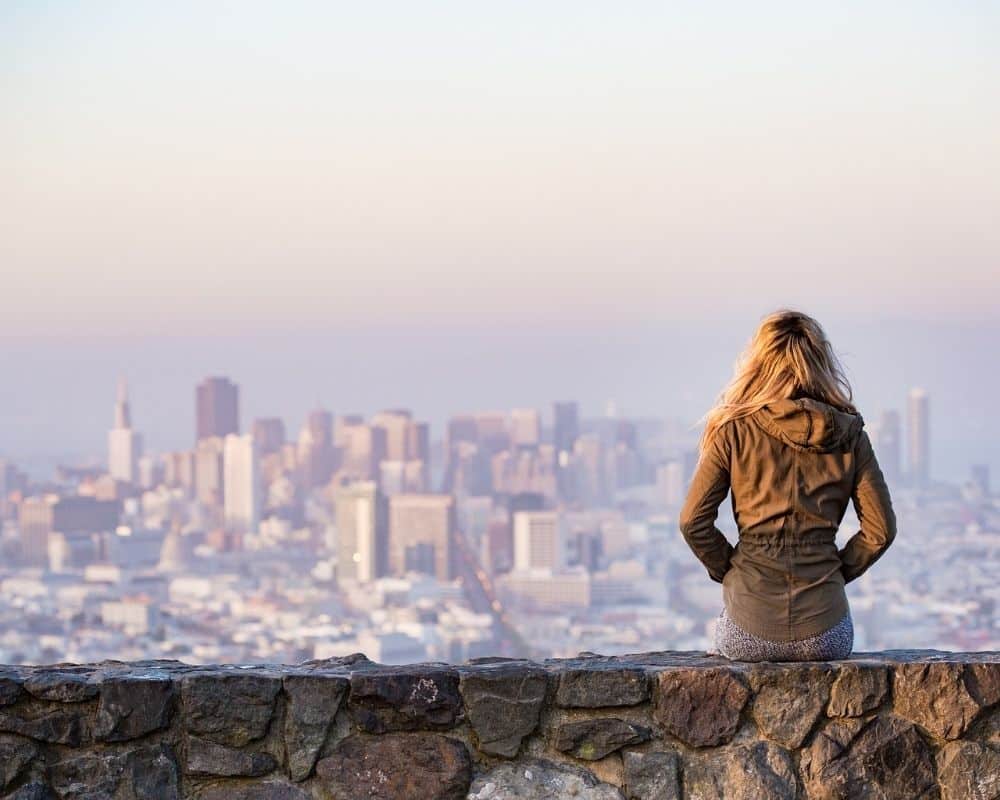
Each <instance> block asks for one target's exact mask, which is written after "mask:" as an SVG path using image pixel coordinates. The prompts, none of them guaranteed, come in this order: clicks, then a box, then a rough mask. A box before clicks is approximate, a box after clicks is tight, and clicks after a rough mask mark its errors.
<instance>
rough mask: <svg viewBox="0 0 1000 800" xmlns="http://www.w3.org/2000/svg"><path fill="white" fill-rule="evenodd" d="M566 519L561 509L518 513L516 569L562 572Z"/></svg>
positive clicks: (516, 520)
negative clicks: (563, 527)
mask: <svg viewBox="0 0 1000 800" xmlns="http://www.w3.org/2000/svg"><path fill="white" fill-rule="evenodd" d="M563 546H564V545H563V531H562V519H561V517H560V515H559V512H558V511H518V512H517V513H516V514H514V569H515V570H518V571H527V570H532V569H548V570H552V571H558V570H559V569H561V568H562V567H563V566H564V558H563Z"/></svg>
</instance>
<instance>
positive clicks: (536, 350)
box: [0, 0, 1000, 475]
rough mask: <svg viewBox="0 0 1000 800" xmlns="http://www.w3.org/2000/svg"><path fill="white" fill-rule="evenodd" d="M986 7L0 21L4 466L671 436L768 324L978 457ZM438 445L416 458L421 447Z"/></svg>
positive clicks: (990, 421) (988, 277) (997, 334)
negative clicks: (50, 457) (544, 415)
mask: <svg viewBox="0 0 1000 800" xmlns="http://www.w3.org/2000/svg"><path fill="white" fill-rule="evenodd" d="M998 41H1000V3H992V2H991V3H986V2H967V1H964V0H956V1H955V2H948V3H943V2H933V3H932V2H920V1H919V0H908V1H907V2H878V1H877V0H875V1H873V0H866V2H840V3H827V4H820V3H804V2H801V1H799V2H788V3H770V2H754V3H747V2H731V3H730V2H661V3H652V2H627V3H612V2H587V1H585V0H573V1H572V2H568V1H567V2H562V0H559V1H555V0H544V1H543V2H517V1H516V0H508V1H507V2H493V3H487V2H472V1H471V0H463V2H422V3H418V2H376V1H374V0H373V1H372V2H350V3H346V2H343V3H337V2H303V1H302V0H282V2H280V3H277V2H266V3H265V2H250V1H248V0H240V1H239V2H222V0H209V1H206V0H198V1H197V2H195V1H193V0H192V1H190V2H188V1H187V0H171V1H170V2H163V1H162V0H156V2H143V1H141V0H121V2H112V1H111V0H107V1H106V2H102V1H101V0H91V1H90V2H68V1H67V2H54V1H51V2H46V1H45V0H25V1H24V2H16V1H13V0H7V1H6V2H3V3H2V4H0V204H2V213H0V270H2V282H0V344H2V347H0V373H2V375H3V384H4V387H5V388H4V392H3V395H2V396H0V455H15V456H18V457H27V456H29V455H35V453H36V451H38V452H46V453H56V452H59V453H74V454H81V453H90V454H95V455H98V456H100V454H101V452H102V450H103V446H104V444H103V442H104V435H105V429H106V427H107V425H108V424H109V423H110V420H111V410H110V409H111V403H112V401H113V397H114V381H115V378H116V377H117V375H118V374H120V373H124V374H126V375H128V376H129V378H130V379H131V380H132V385H133V394H134V396H135V403H134V405H135V417H136V420H137V424H140V425H141V426H142V427H144V428H145V430H146V431H147V435H148V438H149V439H150V441H151V442H152V443H153V444H154V445H155V446H157V447H181V446H187V445H189V444H190V437H191V435H192V433H191V432H192V424H193V423H192V410H191V409H192V403H193V401H192V392H193V385H194V382H195V381H196V380H197V379H198V378H200V377H201V376H203V375H204V374H206V373H209V372H212V373H220V374H229V375H231V376H232V377H233V378H234V379H235V380H237V381H238V382H239V383H240V385H241V387H242V389H243V392H244V394H243V397H244V420H245V421H248V420H249V419H250V418H251V417H252V416H254V415H256V414H269V413H277V414H282V415H284V416H286V419H287V421H288V422H289V425H290V428H291V429H292V431H294V430H295V429H296V428H297V426H298V424H299V422H300V421H301V417H302V415H303V414H304V413H305V411H306V410H307V409H308V408H310V407H312V406H314V405H316V404H317V403H319V402H322V403H324V404H325V405H327V406H328V407H330V408H332V409H333V410H334V411H337V412H344V411H355V410H357V411H362V412H368V411H372V410H375V409H376V408H378V407H387V406H399V405H411V406H413V407H414V409H415V410H416V411H417V413H419V414H423V415H426V416H428V417H431V418H432V419H434V420H436V421H437V420H440V419H441V418H442V417H443V415H444V414H445V413H447V412H448V411H450V410H459V409H462V408H469V407H504V406H509V405H524V404H539V405H541V404H543V403H544V404H547V403H548V402H550V401H551V400H554V399H561V398H577V399H580V400H581V401H582V402H584V404H585V411H587V412H589V413H596V412H597V411H599V410H600V408H601V406H602V404H603V402H604V401H606V400H607V399H610V398H617V399H618V400H619V402H620V403H621V405H622V407H623V409H624V410H625V411H626V412H635V413H646V414H657V413H664V414H666V413H676V414H679V415H682V416H684V417H686V418H688V419H692V420H693V419H694V418H695V417H696V416H697V415H698V414H700V413H701V412H702V411H703V410H704V409H705V408H706V407H707V405H708V404H709V403H710V402H711V401H712V399H713V398H714V396H715V393H716V392H717V391H718V389H719V388H720V387H721V384H722V382H724V380H725V379H726V378H727V377H728V375H729V372H730V367H731V364H732V359H733V357H735V354H736V350H737V349H738V348H739V346H741V345H742V344H743V342H744V341H745V339H746V337H747V336H748V335H749V333H750V330H751V329H752V326H753V325H754V324H755V323H756V321H757V320H758V319H759V318H760V316H761V315H762V314H764V313H765V312H767V311H769V310H771V309H772V308H774V307H776V306H779V305H786V304H787V305H797V306H801V307H803V308H805V309H806V310H808V311H811V312H813V313H816V314H817V315H819V316H820V317H821V319H822V320H823V321H824V322H825V323H826V324H827V325H828V327H829V329H830V331H831V334H832V335H833V336H834V341H835V344H837V345H838V347H841V349H843V350H846V351H847V355H848V359H847V360H848V363H849V365H850V366H851V368H852V370H853V375H854V377H855V378H856V379H857V383H858V388H859V397H860V399H861V400H862V401H863V404H862V407H863V409H864V410H865V412H866V416H868V417H870V418H874V417H876V416H877V414H878V413H879V411H880V410H881V408H884V407H900V408H901V407H902V406H903V404H904V402H905V392H906V390H907V388H908V387H909V386H911V385H915V384H924V385H926V386H927V387H928V389H929V391H931V393H932V398H933V406H932V409H933V414H934V415H935V416H934V419H935V424H934V428H933V436H934V440H933V444H934V447H935V453H936V454H938V456H939V457H940V458H941V461H940V462H939V463H940V464H941V465H942V466H941V469H942V470H945V469H947V471H948V473H949V474H950V475H958V474H964V471H965V469H966V467H967V464H968V463H969V462H970V461H976V460H986V461H990V462H991V463H993V464H994V465H995V466H996V465H998V464H997V458H996V453H998V452H1000V426H998V423H997V422H996V419H995V398H996V397H997V396H998V395H1000V385H998V384H1000V378H998V377H997V374H996V373H997V370H996V363H997V362H996V353H997V352H998V350H1000V324H998V323H1000V320H998V314H997V309H998V308H1000V277H998V276H1000V225H998V224H997V214H998V209H1000V102H998V101H1000V47H998V46H997V42H998ZM438 433H439V431H438Z"/></svg>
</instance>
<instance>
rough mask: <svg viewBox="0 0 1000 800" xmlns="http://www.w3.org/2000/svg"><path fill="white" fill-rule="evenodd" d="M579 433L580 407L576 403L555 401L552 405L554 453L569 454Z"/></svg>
mask: <svg viewBox="0 0 1000 800" xmlns="http://www.w3.org/2000/svg"><path fill="white" fill-rule="evenodd" d="M579 435H580V408H579V406H578V405H577V404H576V403H555V404H554V406H553V430H552V436H553V442H552V443H553V444H554V445H555V446H556V453H557V454H559V455H560V456H561V455H562V454H563V453H566V454H567V455H569V454H570V453H572V452H573V444H574V442H576V437H577V436H579Z"/></svg>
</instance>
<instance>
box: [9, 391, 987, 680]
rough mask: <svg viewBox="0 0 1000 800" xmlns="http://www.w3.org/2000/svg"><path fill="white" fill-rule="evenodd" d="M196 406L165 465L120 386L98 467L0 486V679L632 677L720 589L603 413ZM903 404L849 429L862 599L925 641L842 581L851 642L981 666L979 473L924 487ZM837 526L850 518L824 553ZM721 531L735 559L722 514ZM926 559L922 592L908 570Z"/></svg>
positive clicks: (686, 636) (657, 439)
mask: <svg viewBox="0 0 1000 800" xmlns="http://www.w3.org/2000/svg"><path fill="white" fill-rule="evenodd" d="M193 386H194V388H195V391H194V392H191V391H190V390H188V391H186V392H185V394H186V395H187V397H188V403H189V404H190V406H191V408H192V412H193V413H192V415H191V417H192V420H191V429H190V430H189V432H188V435H187V436H185V437H184V438H185V439H186V440H187V441H186V443H182V444H181V445H180V448H179V449H172V450H170V451H158V450H156V449H155V448H145V447H143V445H142V442H143V441H144V439H145V437H144V432H145V430H144V429H145V423H144V420H143V417H142V413H141V410H140V409H137V408H135V407H134V406H133V404H132V403H131V396H130V393H129V390H128V389H127V388H126V382H125V380H123V379H119V380H118V381H116V382H114V383H113V384H112V385H111V386H109V387H106V388H107V392H106V393H107V394H108V395H109V396H108V398H107V399H108V405H107V408H106V410H107V411H108V412H110V413H108V414H107V415H106V417H105V423H104V424H105V426H106V430H107V432H108V438H107V451H106V453H105V456H104V461H103V463H101V464H99V465H97V466H94V467H83V466H78V465H64V466H62V467H60V468H59V469H58V470H57V471H56V472H55V473H54V474H53V475H51V476H47V477H45V478H44V479H42V480H37V479H34V478H32V477H31V476H29V475H26V474H25V473H24V472H23V471H22V470H21V469H19V465H18V464H17V463H11V462H10V461H0V497H2V498H3V500H4V503H3V505H2V506H0V554H2V555H3V556H4V560H3V567H2V568H0V616H3V617H4V618H5V619H6V620H7V621H8V625H7V630H6V634H5V636H4V638H3V639H2V640H0V653H7V655H6V656H4V657H5V658H8V659H13V660H14V661H15V662H20V661H23V660H25V659H27V660H28V661H31V660H36V659H39V658H42V659H50V658H51V655H50V654H51V653H52V652H53V647H54V646H55V647H58V649H59V651H60V652H62V651H63V650H66V651H68V652H69V653H70V654H71V655H72V656H73V657H74V658H100V657H107V656H108V655H109V654H111V653H115V654H118V655H128V656H130V657H133V658H135V657H139V656H149V655H151V654H159V655H163V656H169V657H181V658H182V659H184V660H187V659H195V660H199V659H205V658H208V659H210V660H220V659H233V658H238V659H239V660H241V661H253V660H257V659H262V658H263V659H278V660H283V661H289V660H292V661H295V660H301V659H303V658H309V657H312V658H328V657H336V656H342V655H349V654H351V653H354V652H358V651H359V650H361V649H363V650H364V651H365V652H366V653H368V654H369V655H370V656H371V657H373V658H374V659H375V660H377V661H383V662H386V663H400V662H405V661H420V660H425V659H427V658H431V659H439V660H447V661H461V660H464V659H468V658H473V657H476V656H477V655H496V654H501V655H514V656H523V655H528V656H531V655H534V656H540V655H566V654H572V653H574V652H576V651H577V650H579V649H580V648H581V647H587V646H589V647H594V648H599V649H600V650H602V651H605V652H611V653H615V652H619V653H620V652H630V651H631V650H632V649H633V648H634V646H635V645H636V643H637V642H639V641H643V640H645V641H656V642H659V643H660V646H667V647H675V648H680V649H690V648H692V647H694V648H698V647H702V646H703V645H704V641H705V636H706V635H707V634H708V633H710V631H711V625H712V619H713V616H714V614H715V613H716V611H717V602H718V599H717V597H715V595H716V593H717V592H718V586H717V585H715V584H712V582H711V581H706V580H705V577H704V574H703V569H702V567H701V565H700V564H699V563H698V562H697V559H695V558H694V557H693V555H692V553H691V552H690V550H689V548H688V547H687V545H686V543H685V542H684V540H683V537H682V536H681V534H680V532H679V529H678V517H677V515H678V512H679V509H680V508H681V504H682V503H683V502H684V498H685V495H686V493H687V489H688V486H689V485H690V481H691V476H692V475H693V473H694V470H695V467H696V464H697V462H698V453H697V449H696V448H697V443H696V440H695V437H693V436H692V435H691V433H692V432H691V431H689V430H686V429H685V428H684V427H683V426H679V425H677V424H676V423H671V422H670V421H669V420H664V419H649V418H636V417H634V416H631V415H629V414H627V413H621V412H620V411H619V409H618V408H617V407H615V406H611V407H609V409H607V411H608V413H607V414H604V415H600V414H599V415H591V414H588V413H586V412H583V413H581V412H582V410H581V407H580V405H579V403H578V401H576V400H575V399H573V398H572V397H571V396H570V395H568V394H565V393H564V394H562V395H561V396H560V397H559V398H558V399H555V400H553V401H552V402H551V403H547V404H545V406H544V407H543V408H540V407H529V406H525V405H515V406H509V407H506V408H504V407H501V406H500V405H498V404H496V403H492V404H490V405H489V406H487V407H485V408H478V409H476V408H471V409H470V408H466V409H464V410H462V411H458V412H455V413H452V414H450V415H449V416H448V418H447V421H446V423H445V424H444V425H443V426H442V427H441V428H440V429H439V430H437V431H435V429H434V428H433V426H431V425H429V424H428V422H427V421H426V420H424V419H422V418H421V417H420V415H419V414H415V413H414V412H413V411H412V410H411V409H409V408H408V407H405V406H403V405H402V404H397V405H393V406H390V407H388V408H385V407H383V408H382V409H380V410H374V411H367V412H366V413H364V414H361V413H357V410H353V411H350V412H347V413H334V412H333V411H331V410H329V409H325V408H316V407H313V408H311V409H310V411H309V412H308V413H307V414H306V415H305V416H304V418H303V419H302V424H301V427H296V426H295V425H294V424H292V425H286V424H285V422H284V420H282V419H281V418H280V417H277V416H275V415H274V414H273V412H271V411H270V410H269V411H268V415H267V416H262V417H257V416H250V415H245V414H244V413H243V412H241V409H245V407H246V405H247V403H246V402H245V401H246V399H247V398H246V397H245V392H244V387H243V386H242V385H241V381H239V380H234V376H230V375H224V374H221V373H219V372H216V373H214V374H213V375H212V376H210V377H208V378H205V377H199V378H198V379H196V380H195V381H194V382H193ZM112 390H113V391H112ZM903 403H904V407H903V408H900V407H895V408H888V409H885V410H884V411H883V413H881V414H880V415H879V416H878V418H877V419H876V420H874V421H872V422H871V423H870V424H869V425H868V433H869V436H870V439H871V442H872V444H873V446H874V449H875V452H876V454H877V455H878V457H879V459H880V463H881V464H882V465H883V468H884V471H885V474H886V477H887V480H888V482H889V485H890V487H891V490H892V498H893V505H894V508H895V513H896V515H897V516H898V518H899V520H900V522H899V526H900V530H901V532H902V533H901V536H900V540H899V543H898V545H897V546H895V547H894V548H893V549H892V550H891V552H890V553H889V554H887V556H886V558H885V559H883V560H881V561H880V565H879V571H880V573H881V575H880V581H882V582H884V581H889V582H890V583H892V584H893V585H895V586H897V587H898V591H901V592H903V593H904V596H909V597H911V599H912V600H913V602H914V603H915V605H916V606H917V607H919V609H924V611H921V612H919V613H924V614H926V616H924V617H922V618H921V619H920V620H916V619H914V618H913V614H914V613H917V611H916V610H915V609H913V608H910V607H909V604H903V606H902V607H901V608H900V609H899V610H898V611H892V610H890V609H887V608H886V607H885V606H884V604H882V603H881V602H880V601H879V597H880V592H879V591H876V589H875V587H876V585H881V584H880V583H878V584H876V583H872V581H871V580H859V581H857V582H855V583H852V585H851V590H850V591H851V595H852V600H851V606H852V609H853V612H854V617H855V625H856V630H857V634H856V635H857V637H858V639H857V641H858V642H859V643H864V644H869V645H875V646H883V647H884V646H907V645H908V644H910V643H912V642H914V641H920V642H921V643H923V644H925V645H927V644H928V643H930V644H935V645H936V646H938V645H944V646H947V647H953V646H958V647H963V648H976V647H980V646H988V645H990V644H991V643H992V642H993V640H994V637H995V605H996V599H995V597H994V594H995V586H994V587H992V588H991V583H990V576H991V572H992V567H991V563H992V560H993V559H994V557H995V554H996V530H997V527H996V524H997V519H998V518H997V515H996V496H995V494H994V492H993V488H992V485H991V478H990V474H991V473H990V468H989V465H988V464H983V463H979V462H973V463H969V464H967V465H966V470H965V474H964V475H963V477H962V478H961V480H959V481H951V480H948V479H947V478H946V476H942V475H940V473H939V470H938V468H937V466H936V464H937V457H938V456H937V452H936V448H935V444H934V443H935V441H936V440H937V437H936V436H935V431H936V429H937V420H938V416H939V407H938V403H937V400H936V397H935V396H934V395H933V394H932V393H930V392H928V391H927V390H925V389H924V388H922V387H919V386H911V387H909V388H908V390H907V392H906V393H905V396H904V398H903ZM609 414H610V415H609ZM192 433H193V434H194V436H193V437H191V434H192ZM192 438H193V439H194V443H193V445H192V444H191V440H192ZM859 515H860V510H859V509H857V508H855V507H853V506H852V507H851V508H849V509H847V513H846V515H845V517H844V518H843V520H842V521H841V525H840V529H839V531H838V532H837V539H838V541H841V540H842V541H846V540H847V538H849V537H850V535H851V534H852V533H853V532H854V531H855V530H856V529H857V526H858V525H859V524H860V520H859V518H858V517H859ZM718 525H719V526H720V529H721V530H722V531H724V532H725V534H724V535H729V536H735V535H737V534H738V531H737V524H736V520H735V518H734V516H733V515H732V513H731V508H730V506H729V504H728V503H723V504H722V506H721V507H720V509H719V516H718ZM931 543H933V544H931ZM928 546H933V547H935V548H940V549H941V551H942V553H945V554H946V555H944V556H943V558H942V561H943V566H942V565H935V566H934V567H933V568H931V567H930V565H929V564H928V563H927V560H926V557H925V552H926V548H927V547H928ZM956 580H960V581H961V586H960V587H959V586H957V585H956V583H955V582H956ZM994 583H995V581H994ZM956 592H957V594H956ZM918 598H919V600H918ZM67 603H68V604H69V606H70V607H71V608H72V609H73V610H72V612H70V611H67V610H66V604H67ZM25 609H27V610H28V611H29V613H28V614H27V615H25V614H24V613H23V612H24V610H25ZM35 620H45V622H44V623H41V622H38V623H36V622H35ZM279 620H280V624H277V623H278V621H279ZM567 620H569V621H570V624H569V627H567ZM623 620H627V622H624V623H623ZM39 625H40V626H42V628H44V629H45V630H47V631H48V633H47V634H46V635H44V636H42V637H40V638H39V637H36V636H35V635H34V634H35V633H36V632H37V630H36V629H37V628H38V626H39ZM56 642H58V645H55V644H54V643H56Z"/></svg>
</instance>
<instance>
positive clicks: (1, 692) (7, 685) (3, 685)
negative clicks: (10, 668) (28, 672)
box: [0, 675, 23, 706]
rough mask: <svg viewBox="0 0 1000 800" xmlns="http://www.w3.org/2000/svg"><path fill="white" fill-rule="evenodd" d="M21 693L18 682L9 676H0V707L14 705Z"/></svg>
mask: <svg viewBox="0 0 1000 800" xmlns="http://www.w3.org/2000/svg"><path fill="white" fill-rule="evenodd" d="M22 691H23V689H22V686H21V682H20V681H19V680H17V679H16V678H13V677H11V676H9V675H0V706H9V705H12V704H14V703H16V702H17V700H18V698H19V697H20V696H21V692H22Z"/></svg>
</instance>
